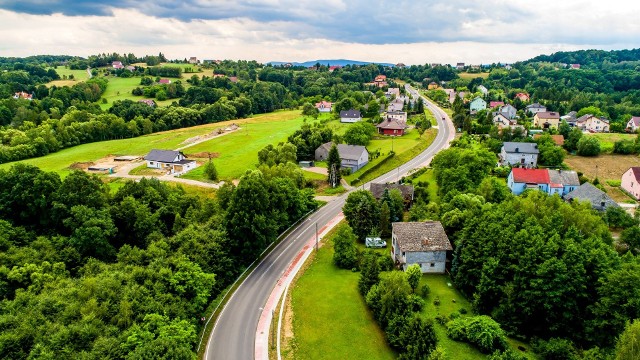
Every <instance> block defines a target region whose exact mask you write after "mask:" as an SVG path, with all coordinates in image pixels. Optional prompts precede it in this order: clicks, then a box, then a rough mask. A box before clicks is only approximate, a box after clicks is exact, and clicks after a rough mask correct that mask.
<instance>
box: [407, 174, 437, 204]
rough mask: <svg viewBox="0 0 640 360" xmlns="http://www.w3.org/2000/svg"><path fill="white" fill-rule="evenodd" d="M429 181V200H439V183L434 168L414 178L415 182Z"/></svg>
mask: <svg viewBox="0 0 640 360" xmlns="http://www.w3.org/2000/svg"><path fill="white" fill-rule="evenodd" d="M420 181H422V182H425V181H426V182H428V183H429V187H427V191H429V201H431V202H439V198H438V184H437V182H436V177H435V173H434V172H433V169H428V170H427V171H425V172H424V173H423V174H421V175H420V176H418V177H416V178H415V179H413V183H414V184H417V183H418V182H420Z"/></svg>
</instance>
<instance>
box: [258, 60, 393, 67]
mask: <svg viewBox="0 0 640 360" xmlns="http://www.w3.org/2000/svg"><path fill="white" fill-rule="evenodd" d="M287 63H289V62H288V61H271V62H269V64H271V65H275V66H278V65H284V64H287ZM291 64H292V65H293V66H304V67H310V66H314V65H315V64H320V65H329V66H347V65H369V64H377V65H383V66H395V65H394V64H390V63H377V62H372V61H356V60H345V59H334V60H311V61H305V62H291Z"/></svg>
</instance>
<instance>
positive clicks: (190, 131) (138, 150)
mask: <svg viewBox="0 0 640 360" xmlns="http://www.w3.org/2000/svg"><path fill="white" fill-rule="evenodd" d="M299 117H300V111H299V110H293V111H278V112H274V113H269V114H263V115H257V116H255V117H252V118H248V119H237V120H230V121H224V122H219V123H214V124H206V125H199V126H193V127H189V128H182V129H176V130H171V131H164V132H159V133H154V134H149V135H145V136H140V137H137V138H131V139H122V140H109V141H100V142H95V143H89V144H83V145H78V146H74V147H71V148H67V149H63V150H60V151H58V152H55V153H53V154H49V155H46V156H42V157H39V158H33V159H27V160H22V161H18V162H12V163H5V164H0V169H7V168H9V167H11V166H12V165H14V164H16V163H23V164H29V165H34V166H37V167H39V168H41V169H42V170H45V171H55V172H57V173H59V174H61V175H63V176H64V175H66V174H68V173H69V172H70V170H69V166H70V165H72V164H74V163H76V162H89V161H96V160H99V159H102V158H104V157H106V156H108V155H140V156H142V155H146V154H147V153H148V152H149V151H150V150H151V149H176V148H178V147H180V146H181V145H182V142H184V141H185V140H187V139H189V138H192V137H194V136H197V135H203V134H207V133H210V132H211V131H213V130H215V129H217V128H224V127H227V126H229V125H230V124H232V123H236V124H239V125H240V127H245V128H246V127H247V125H246V124H249V125H248V127H249V128H250V131H251V135H252V137H255V138H267V139H268V138H269V135H271V133H270V132H269V131H266V132H264V129H265V128H266V129H267V130H269V129H270V127H273V126H276V124H278V123H286V124H289V125H290V126H292V127H294V128H295V126H298V125H295V126H294V125H291V124H292V123H298V121H291V120H296V119H297V118H299ZM300 123H301V122H300ZM253 126H256V128H255V130H256V131H254V130H253V129H254V128H253ZM258 129H262V130H263V132H259V131H257V130H258ZM243 131H245V130H240V131H238V132H236V133H243ZM233 134H235V133H232V134H229V135H225V136H222V137H220V138H216V139H212V140H210V141H209V142H208V143H211V142H215V141H217V140H218V139H224V138H226V137H227V136H232V135H233ZM244 146H245V144H244V143H243V142H239V143H236V144H235V147H237V148H239V149H242V148H243V147H244ZM237 148H232V149H231V150H233V151H237V150H238V149H237ZM258 150H259V149H258ZM258 150H255V151H253V153H252V154H253V156H254V159H252V161H257V155H256V154H257V151H258ZM212 151H216V150H215V149H214V150H212ZM243 151H244V150H243ZM184 152H187V153H189V152H192V148H187V149H185V150H184ZM227 160H228V159H227ZM227 160H224V161H221V160H220V159H218V161H216V166H218V171H226V170H223V169H225V168H226V167H227V163H226V161H227ZM228 161H233V159H231V160H228ZM198 169H200V168H197V169H196V170H198ZM196 170H194V171H196ZM200 171H202V169H201V170H200ZM202 179H204V176H202Z"/></svg>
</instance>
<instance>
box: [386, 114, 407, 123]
mask: <svg viewBox="0 0 640 360" xmlns="http://www.w3.org/2000/svg"><path fill="white" fill-rule="evenodd" d="M385 117H386V118H387V119H393V120H397V121H400V122H402V123H405V124H406V122H407V113H406V112H404V111H387V114H386V116H385Z"/></svg>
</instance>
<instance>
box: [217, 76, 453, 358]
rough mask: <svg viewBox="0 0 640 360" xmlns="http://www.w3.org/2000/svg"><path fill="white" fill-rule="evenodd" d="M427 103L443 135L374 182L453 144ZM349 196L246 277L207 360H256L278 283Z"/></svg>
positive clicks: (446, 124) (439, 117) (330, 206)
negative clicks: (262, 321)
mask: <svg viewBox="0 0 640 360" xmlns="http://www.w3.org/2000/svg"><path fill="white" fill-rule="evenodd" d="M406 89H407V91H409V92H411V93H412V94H413V95H414V97H415V96H418V94H417V92H416V91H415V90H413V89H412V88H411V87H409V86H408V85H407V87H406ZM423 99H424V98H423ZM424 100H425V103H426V107H427V109H429V110H430V111H431V112H432V113H433V114H434V116H435V118H436V120H437V122H438V127H439V131H438V135H437V136H436V138H435V140H434V142H433V143H432V144H431V146H429V148H427V149H426V150H425V151H424V152H422V153H421V154H420V155H418V156H416V157H415V158H413V159H412V160H410V161H409V162H407V163H405V164H404V165H402V166H400V167H399V168H397V169H395V170H393V171H391V172H389V173H387V174H384V175H382V176H380V177H378V178H377V179H375V180H373V181H371V182H376V183H379V182H382V183H385V182H392V181H396V180H397V179H398V178H399V177H402V176H404V175H406V174H407V173H408V172H409V171H410V170H412V169H415V168H420V167H423V166H425V165H426V164H427V161H429V160H430V159H431V157H433V156H434V155H435V154H436V153H438V152H439V151H440V150H442V149H443V148H445V147H446V146H447V144H448V143H449V140H450V138H451V136H452V135H453V128H452V126H451V125H450V123H451V120H450V119H448V116H447V115H446V113H445V112H444V111H442V110H441V109H440V108H438V107H437V106H436V105H434V104H433V103H431V102H429V101H427V100H426V99H424ZM443 119H447V120H443ZM371 182H369V183H366V184H364V185H362V186H359V187H358V189H368V188H369V184H370V183H371ZM347 195H348V193H345V194H343V195H341V196H340V197H338V198H337V199H335V200H333V201H331V202H330V203H328V204H327V205H325V206H323V207H322V208H320V209H319V210H318V211H316V212H315V213H313V214H312V215H310V216H309V217H308V219H307V220H305V221H304V222H302V223H301V224H299V225H298V226H297V227H295V228H294V229H293V230H292V231H291V232H290V234H289V235H288V236H287V237H286V238H284V239H283V240H282V241H281V242H280V243H279V244H278V245H277V246H276V247H275V248H274V249H273V250H272V251H271V252H270V253H269V254H268V255H267V256H266V257H265V258H264V260H262V262H260V263H259V264H258V266H257V267H256V268H255V269H254V270H253V272H251V274H249V275H248V276H247V277H246V279H245V280H244V282H243V283H242V284H241V285H240V286H239V287H238V288H237V289H236V291H235V293H234V294H233V295H232V297H231V298H230V299H229V301H228V302H227V305H226V306H225V307H224V309H223V310H222V312H221V313H220V315H219V316H218V319H217V321H216V323H215V325H214V327H213V331H212V332H211V335H210V337H209V340H208V342H207V349H206V352H205V359H207V360H249V359H253V357H254V354H255V349H254V347H255V341H256V329H257V326H258V320H259V318H260V314H261V311H262V308H263V307H264V306H265V304H266V301H267V299H268V298H269V295H270V294H271V291H272V290H273V288H274V286H275V285H276V282H277V281H278V280H279V279H280V277H281V275H282V274H283V273H284V271H285V269H286V268H287V267H288V265H289V264H290V263H291V261H292V260H293V259H294V257H295V256H296V254H298V252H299V251H300V250H301V249H302V248H303V246H304V244H305V242H306V241H307V240H309V239H310V238H312V237H313V236H315V230H316V223H317V228H318V229H320V228H322V227H323V226H324V225H326V224H327V223H328V222H329V221H330V220H331V219H333V218H334V217H335V216H337V215H338V214H339V213H340V212H341V211H342V206H343V205H344V202H345V200H346V198H347Z"/></svg>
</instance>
